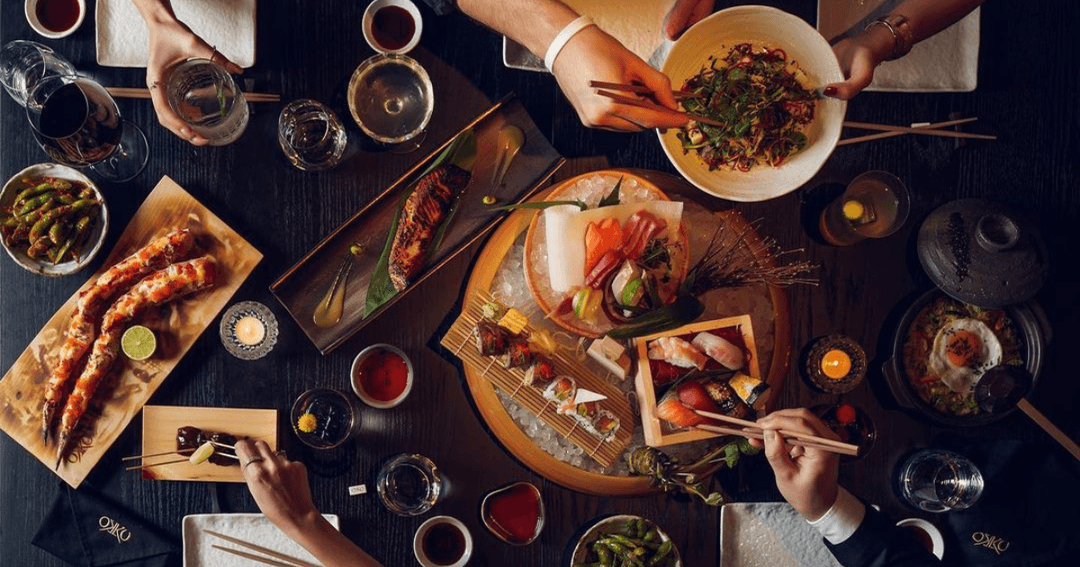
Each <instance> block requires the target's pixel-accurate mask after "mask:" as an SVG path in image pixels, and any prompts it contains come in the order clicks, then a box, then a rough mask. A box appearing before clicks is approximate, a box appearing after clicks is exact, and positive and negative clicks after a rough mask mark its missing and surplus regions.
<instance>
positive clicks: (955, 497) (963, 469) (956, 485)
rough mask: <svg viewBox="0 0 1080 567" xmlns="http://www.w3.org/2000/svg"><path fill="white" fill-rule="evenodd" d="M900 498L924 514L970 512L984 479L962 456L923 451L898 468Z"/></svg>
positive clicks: (944, 452)
mask: <svg viewBox="0 0 1080 567" xmlns="http://www.w3.org/2000/svg"><path fill="white" fill-rule="evenodd" d="M899 484H900V495H901V496H902V497H903V498H904V500H905V501H907V503H908V504H911V505H912V506H914V507H916V508H918V509H920V510H925V511H927V512H948V511H949V510H963V509H965V508H970V507H971V506H972V505H973V504H975V502H977V501H978V500H979V496H980V495H982V491H983V477H982V473H980V472H979V469H978V468H976V467H975V464H974V463H972V462H971V461H970V460H968V459H967V458H966V457H964V456H963V455H958V454H956V453H953V452H952V451H945V450H943V449H923V450H922V451H919V452H917V453H915V454H914V455H912V456H911V457H910V458H908V460H907V461H906V462H905V463H904V464H903V466H901V467H900V480H899Z"/></svg>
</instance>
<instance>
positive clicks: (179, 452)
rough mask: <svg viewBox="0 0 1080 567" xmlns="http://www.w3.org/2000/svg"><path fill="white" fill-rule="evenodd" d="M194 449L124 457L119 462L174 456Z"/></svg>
mask: <svg viewBox="0 0 1080 567" xmlns="http://www.w3.org/2000/svg"><path fill="white" fill-rule="evenodd" d="M194 451H195V449H181V450H179V451H165V452H164V453H153V454H150V455H132V456H130V457H124V458H122V459H120V460H121V461H134V460H135V459H149V458H150V457H163V456H165V455H176V454H181V455H182V454H184V453H191V452H194Z"/></svg>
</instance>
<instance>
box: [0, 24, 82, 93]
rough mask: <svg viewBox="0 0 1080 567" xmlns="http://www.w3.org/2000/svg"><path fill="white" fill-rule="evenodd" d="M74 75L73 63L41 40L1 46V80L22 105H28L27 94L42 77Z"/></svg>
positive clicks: (15, 42)
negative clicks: (42, 43)
mask: <svg viewBox="0 0 1080 567" xmlns="http://www.w3.org/2000/svg"><path fill="white" fill-rule="evenodd" d="M75 74H76V70H75V66H74V65H72V64H71V63H69V62H68V60H67V59H64V57H63V56H62V55H60V54H59V53H57V52H55V51H53V50H52V49H50V48H49V47H47V46H44V45H41V44H40V43H37V42H33V41H26V40H21V39H20V40H16V41H12V42H9V43H7V44H5V45H4V47H3V48H0V82H2V83H3V84H4V88H5V89H7V92H8V94H10V95H11V98H13V99H15V102H17V103H19V106H26V99H27V97H29V96H30V92H31V91H33V90H34V87H35V86H37V84H38V82H40V81H41V80H42V79H45V78H48V77H55V76H74V75H75Z"/></svg>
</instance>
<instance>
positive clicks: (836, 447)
mask: <svg viewBox="0 0 1080 567" xmlns="http://www.w3.org/2000/svg"><path fill="white" fill-rule="evenodd" d="M694 411H695V412H696V413H697V414H698V415H700V416H702V417H708V418H710V419H715V420H717V421H723V422H725V423H730V424H733V425H739V426H742V427H744V428H746V429H736V428H734V427H723V426H720V425H710V424H701V425H698V426H697V428H698V429H703V430H705V431H712V432H714V433H723V434H726V435H741V436H743V437H747V438H750V439H764V438H765V434H764V432H763V430H762V429H761V427H760V426H759V425H758V424H756V423H754V422H753V421H747V420H745V419H739V418H737V417H730V416H727V415H723V414H719V413H713V412H710V411H703V410H694ZM778 431H779V433H780V435H783V436H784V442H785V443H787V444H789V445H797V446H801V447H811V448H814V449H821V450H822V451H828V452H830V453H839V454H841V455H848V456H851V457H854V456H856V455H858V454H859V446H858V445H852V444H851V443H842V442H840V441H835V440H833V439H826V438H824V437H818V436H816V435H807V434H805V433H799V432H797V431H789V430H786V429H780V430H778Z"/></svg>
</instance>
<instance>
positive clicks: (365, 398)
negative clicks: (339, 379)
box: [349, 343, 413, 409]
mask: <svg viewBox="0 0 1080 567" xmlns="http://www.w3.org/2000/svg"><path fill="white" fill-rule="evenodd" d="M378 353H389V354H392V355H397V356H399V357H401V359H402V360H404V361H405V371H406V375H405V389H404V390H402V391H401V393H400V394H398V395H397V396H396V397H394V398H393V399H391V400H377V399H375V398H373V397H372V396H371V395H370V394H369V393H368V392H367V391H366V390H364V387H363V384H361V383H360V379H359V377H358V376H357V372H358V371H359V370H360V366H361V365H362V364H363V363H364V361H365V360H367V359H368V357H370V356H372V355H374V354H378ZM349 382H350V383H351V384H352V389H353V392H356V397H358V398H360V401H362V402H364V403H365V404H367V405H369V406H371V407H373V408H376V409H390V408H392V407H395V406H398V405H400V404H401V402H404V401H405V398H407V397H409V392H411V391H412V386H413V366H412V361H411V360H409V357H408V356H406V355H405V353H404V352H402V351H401V349H399V348H397V347H396V346H393V345H388V344H386V343H378V344H373V345H371V346H369V347H367V348H365V349H364V350H362V351H360V354H357V355H356V358H354V359H353V363H352V368H351V369H350V371H349Z"/></svg>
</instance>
